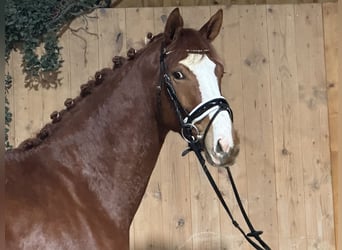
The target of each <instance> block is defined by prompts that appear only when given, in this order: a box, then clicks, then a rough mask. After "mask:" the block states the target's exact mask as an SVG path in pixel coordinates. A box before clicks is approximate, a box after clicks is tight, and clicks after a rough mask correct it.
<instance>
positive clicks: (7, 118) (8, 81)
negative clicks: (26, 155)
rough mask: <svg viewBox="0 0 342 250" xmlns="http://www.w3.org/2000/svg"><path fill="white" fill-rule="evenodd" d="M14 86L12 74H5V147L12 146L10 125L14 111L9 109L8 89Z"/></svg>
mask: <svg viewBox="0 0 342 250" xmlns="http://www.w3.org/2000/svg"><path fill="white" fill-rule="evenodd" d="M11 87H12V77H11V76H10V75H8V74H7V75H6V76H5V148H6V149H10V148H12V146H11V145H10V143H9V141H8V132H9V126H10V123H11V121H12V113H11V111H10V109H9V102H8V99H7V94H8V90H9V89H10V88H11Z"/></svg>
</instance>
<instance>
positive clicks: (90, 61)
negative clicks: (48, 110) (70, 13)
mask: <svg viewBox="0 0 342 250" xmlns="http://www.w3.org/2000/svg"><path fill="white" fill-rule="evenodd" d="M89 16H90V17H83V16H82V17H79V18H77V19H75V20H74V21H73V22H72V23H71V24H70V31H71V33H70V36H69V50H70V57H69V58H68V60H69V62H70V75H69V77H70V94H71V96H72V97H76V96H78V95H79V93H80V88H79V87H80V85H82V84H84V83H86V82H87V81H88V80H90V79H92V78H93V77H94V75H95V72H96V71H97V70H98V69H99V55H98V51H99V45H98V44H99V36H98V25H97V18H98V17H97V12H96V11H94V12H92V13H91V14H90V15H89Z"/></svg>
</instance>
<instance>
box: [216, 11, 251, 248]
mask: <svg viewBox="0 0 342 250" xmlns="http://www.w3.org/2000/svg"><path fill="white" fill-rule="evenodd" d="M219 8H222V6H215V7H211V14H214V13H215V12H216V11H217V9H219ZM214 46H215V48H216V50H217V52H218V53H219V55H221V57H222V59H223V60H224V65H225V72H226V73H225V74H224V77H223V79H222V86H221V88H222V93H223V96H225V97H226V98H227V100H228V101H229V104H230V106H231V108H232V109H233V112H234V127H235V128H236V129H237V131H238V134H239V136H240V140H241V144H240V153H239V156H238V158H237V161H236V163H235V165H234V166H232V167H231V170H232V174H233V176H234V178H235V182H236V185H237V188H238V190H239V193H240V196H241V199H242V203H243V205H244V206H245V207H246V208H247V197H248V193H247V170H246V158H245V145H246V143H245V130H244V120H245V117H244V109H243V98H242V97H243V86H242V79H241V64H240V63H239V62H240V61H241V57H240V23H239V6H231V7H230V8H228V7H227V8H226V7H224V8H223V26H222V30H221V33H220V35H219V36H218V37H217V38H216V40H215V41H214ZM218 181H219V182H218V183H219V188H220V190H221V193H222V194H223V195H224V198H225V200H226V202H227V204H229V206H230V208H231V209H232V214H233V216H234V217H235V219H236V220H237V221H238V222H239V223H241V224H242V225H243V226H245V225H244V223H242V221H243V217H242V215H241V213H240V210H239V208H238V205H237V203H236V200H235V198H234V193H233V191H232V188H231V184H230V182H229V181H228V179H227V173H226V171H223V170H220V169H219V179H218ZM219 207H220V230H221V249H248V243H247V242H246V241H245V240H244V238H243V237H242V236H241V234H240V232H239V231H238V230H236V228H235V227H234V226H233V225H232V223H231V221H230V219H229V217H228V215H227V213H226V211H225V210H224V208H223V207H222V206H221V205H220V206H219Z"/></svg>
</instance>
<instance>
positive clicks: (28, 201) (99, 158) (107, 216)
mask: <svg viewBox="0 0 342 250" xmlns="http://www.w3.org/2000/svg"><path fill="white" fill-rule="evenodd" d="M221 24H222V10H219V11H218V12H217V13H216V14H215V15H213V16H212V17H211V18H210V19H209V21H208V22H207V23H205V24H204V25H203V27H202V28H201V29H199V30H194V29H189V28H183V19H182V17H181V16H180V13H179V10H178V9H175V10H173V11H172V13H171V14H170V16H169V17H168V19H167V22H166V26H165V30H164V32H163V33H161V34H158V35H156V36H154V37H152V38H151V40H150V41H149V43H148V44H147V45H146V46H145V47H144V48H143V49H141V50H139V51H136V52H135V53H133V54H132V55H131V56H130V57H129V58H128V59H124V60H121V61H120V58H119V59H118V58H117V60H116V61H115V67H113V69H109V68H105V69H102V70H101V71H98V72H96V74H95V77H94V80H90V81H89V82H88V83H86V84H84V85H82V86H81V94H80V96H78V97H76V98H75V99H68V100H67V101H66V102H65V105H66V109H64V110H62V111H60V112H54V113H53V114H52V115H51V118H52V122H51V123H49V124H47V125H46V126H45V127H44V128H42V129H41V131H40V132H39V133H38V134H37V136H36V137H35V138H30V139H28V140H26V141H24V142H23V143H22V144H20V145H19V146H18V148H16V149H13V150H11V151H8V152H6V155H5V171H6V175H5V181H6V184H5V196H6V197H5V209H6V214H5V219H6V228H5V235H6V249H35V250H36V249H83V250H84V249H118V250H125V249H129V228H130V224H131V222H132V220H133V217H134V215H135V213H136V211H137V209H138V206H139V204H140V202H141V200H142V197H143V195H144V192H145V190H146V186H147V184H148V181H149V178H150V176H151V174H152V171H153V168H154V166H155V163H156V161H157V158H158V154H159V152H160V149H161V147H162V144H163V142H164V139H165V137H166V135H167V133H168V132H169V131H170V130H173V131H176V132H179V133H180V134H181V135H182V136H183V137H184V139H185V140H195V141H198V142H200V145H202V147H203V150H204V151H205V155H206V157H207V159H208V161H209V162H210V163H212V164H213V165H215V166H227V165H230V164H232V163H233V162H234V159H235V157H236V155H237V153H238V147H239V146H238V139H237V136H236V134H235V132H234V129H233V124H232V118H233V117H232V112H231V110H230V108H229V105H228V103H227V102H226V100H225V99H224V98H223V97H222V95H221V93H220V84H221V79H222V76H223V72H224V70H223V63H222V61H221V60H220V58H219V57H218V55H217V53H216V52H215V50H214V48H213V46H212V44H211V42H212V41H213V40H214V39H215V38H216V36H217V35H218V34H219V31H220V28H221Z"/></svg>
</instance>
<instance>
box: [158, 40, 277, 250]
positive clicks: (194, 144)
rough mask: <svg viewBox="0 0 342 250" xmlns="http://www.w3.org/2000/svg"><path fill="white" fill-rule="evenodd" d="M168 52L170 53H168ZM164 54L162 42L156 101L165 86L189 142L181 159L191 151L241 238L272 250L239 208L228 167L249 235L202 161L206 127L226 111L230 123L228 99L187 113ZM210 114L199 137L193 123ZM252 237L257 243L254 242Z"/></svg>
mask: <svg viewBox="0 0 342 250" xmlns="http://www.w3.org/2000/svg"><path fill="white" fill-rule="evenodd" d="M206 52H208V50H196V52H195V53H206ZM169 53H170V52H169ZM169 53H168V52H167V51H166V47H165V44H164V43H162V46H161V52H160V78H161V79H160V83H159V84H160V86H158V89H159V94H158V95H159V98H160V93H161V91H162V89H163V88H164V87H165V88H166V91H167V94H168V96H169V98H170V100H171V102H172V104H173V107H174V110H175V112H176V115H177V117H178V121H179V125H180V128H181V136H182V137H183V139H184V140H185V141H186V142H187V143H188V145H189V148H188V149H186V150H185V151H184V152H183V154H182V155H183V156H184V155H186V154H187V153H189V152H191V151H193V152H194V153H195V154H196V156H197V158H198V160H199V162H200V163H201V166H202V168H203V170H204V172H205V174H206V176H207V178H208V180H209V182H210V184H211V186H212V187H213V189H214V191H215V193H216V195H217V197H218V199H219V200H220V202H221V204H222V206H223V207H224V209H225V210H226V212H227V214H228V216H229V217H230V219H231V221H232V224H233V225H234V226H235V227H236V228H237V229H238V230H239V231H240V233H241V234H242V235H243V236H244V238H245V239H246V240H247V241H248V242H249V243H250V244H251V245H252V246H253V247H254V248H255V249H257V250H271V248H270V247H269V246H268V245H267V244H266V243H265V242H264V241H263V240H262V239H261V237H260V235H261V234H262V233H263V232H262V231H256V230H255V229H254V227H253V225H252V223H251V222H250V220H249V218H248V216H247V213H246V211H245V209H244V207H243V205H242V202H241V199H240V195H239V193H238V191H237V188H236V185H235V182H234V179H233V176H232V174H231V171H230V168H229V167H226V169H227V172H228V176H229V179H230V182H231V184H232V188H233V191H234V195H235V198H236V200H237V203H238V205H239V208H240V211H241V213H242V215H243V217H244V219H245V222H246V224H247V226H248V228H249V230H250V233H247V234H246V233H245V232H244V230H243V229H242V228H241V227H240V225H239V224H238V222H237V221H236V220H235V219H234V217H233V215H232V213H231V211H230V209H229V207H228V206H227V204H226V202H225V200H224V199H223V196H222V194H221V192H220V190H219V188H218V187H217V185H216V183H215V181H214V179H213V177H212V176H211V174H210V172H209V170H208V168H207V166H206V165H205V159H204V158H203V156H202V154H201V152H202V151H203V150H204V149H203V143H202V142H201V141H202V140H204V138H205V137H206V134H207V133H208V130H209V127H210V126H211V123H212V122H213V120H214V119H215V117H216V116H217V115H218V114H219V113H220V112H221V111H227V112H228V114H229V116H230V118H231V121H232V122H233V111H232V109H231V108H230V106H229V104H228V102H227V100H226V99H225V98H224V97H219V98H215V99H211V100H209V101H206V102H203V103H201V104H199V105H198V106H197V107H196V108H194V109H193V110H192V111H191V112H190V113H189V112H187V111H186V110H185V109H184V107H183V106H182V104H181V103H180V101H179V99H178V97H177V94H176V91H175V89H174V87H173V85H172V81H171V78H170V76H169V74H168V73H167V66H166V63H165V58H166V56H167V55H168V54H169ZM212 111H215V113H214V115H213V116H212V117H211V119H210V121H209V124H208V125H207V127H206V129H205V131H204V134H203V135H200V132H199V130H198V128H197V127H196V125H195V124H196V123H197V122H198V121H201V120H202V119H203V118H205V117H206V116H207V115H208V114H209V113H212ZM252 237H253V238H254V239H255V240H256V241H257V242H258V243H256V242H255V241H254V240H253V239H252Z"/></svg>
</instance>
